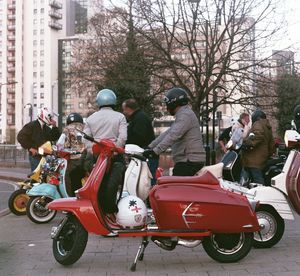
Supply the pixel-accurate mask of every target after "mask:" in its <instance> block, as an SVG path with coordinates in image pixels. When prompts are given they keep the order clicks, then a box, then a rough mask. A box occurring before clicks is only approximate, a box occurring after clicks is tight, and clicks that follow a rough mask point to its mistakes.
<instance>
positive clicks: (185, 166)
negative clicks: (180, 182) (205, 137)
mask: <svg viewBox="0 0 300 276" xmlns="http://www.w3.org/2000/svg"><path fill="white" fill-rule="evenodd" d="M165 104H166V106H167V110H168V112H169V113H170V114H171V115H172V116H175V121H174V123H173V124H172V125H171V127H170V128H169V129H168V130H166V131H165V132H163V133H162V134H161V135H159V136H158V137H157V138H156V139H155V140H154V141H153V142H151V143H150V144H149V148H150V149H148V150H146V151H145V152H144V156H145V157H153V156H155V155H159V154H161V153H162V152H164V151H166V150H167V149H168V148H169V147H171V150H172V158H173V160H174V163H175V165H174V169H173V175H177V176H192V175H195V173H196V172H197V171H199V170H200V169H201V168H202V167H203V166H204V164H205V150H204V147H203V142H202V134H201V131H200V126H199V121H198V119H197V117H196V115H195V113H194V112H193V111H192V109H191V108H190V107H189V106H188V96H187V93H186V91H185V90H184V89H182V88H178V87H174V88H172V89H170V90H168V91H167V93H166V96H165Z"/></svg>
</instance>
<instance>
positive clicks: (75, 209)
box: [47, 197, 109, 235]
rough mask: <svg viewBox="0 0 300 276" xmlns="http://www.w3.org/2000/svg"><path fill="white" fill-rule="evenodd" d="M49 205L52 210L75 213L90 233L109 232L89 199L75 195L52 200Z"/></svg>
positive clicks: (102, 233) (100, 233)
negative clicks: (78, 197)
mask: <svg viewBox="0 0 300 276" xmlns="http://www.w3.org/2000/svg"><path fill="white" fill-rule="evenodd" d="M47 207H48V208H49V209H51V210H57V211H65V212H70V213H73V214H74V215H75V216H76V217H77V218H78V220H79V221H80V223H81V224H82V225H83V227H84V228H85V229H86V231H88V232H89V233H93V234H96V235H107V234H109V231H108V230H107V229H106V228H105V227H104V226H103V225H102V224H101V222H100V221H99V219H98V217H97V214H96V212H95V210H94V208H93V205H92V203H91V202H90V201H89V200H86V199H80V200H78V199H77V198H75V197H71V198H61V199H57V200H54V201H52V202H50V203H49V204H48V205H47Z"/></svg>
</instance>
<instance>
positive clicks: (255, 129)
mask: <svg viewBox="0 0 300 276" xmlns="http://www.w3.org/2000/svg"><path fill="white" fill-rule="evenodd" d="M251 121H252V127H251V129H250V134H252V133H253V134H254V135H249V136H248V137H247V138H246V139H245V140H244V142H243V147H242V148H243V150H242V163H243V166H244V170H245V171H246V173H247V174H249V176H250V178H251V180H252V181H253V182H255V183H259V184H264V183H265V182H264V176H263V169H264V167H265V166H266V163H267V160H268V159H269V157H270V156H272V154H273V153H274V151H275V145H274V138H273V134H272V127H271V125H270V123H269V121H268V120H267V117H266V114H265V113H264V112H263V111H262V110H260V109H259V110H256V111H254V112H253V113H252V115H251Z"/></svg>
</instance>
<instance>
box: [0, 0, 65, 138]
mask: <svg viewBox="0 0 300 276" xmlns="http://www.w3.org/2000/svg"><path fill="white" fill-rule="evenodd" d="M0 10H1V12H0V26H1V27H0V28H1V32H0V34H1V35H0V45H1V46H0V51H1V56H0V62H1V69H2V70H1V72H2V75H1V78H0V82H1V83H2V84H5V83H14V84H6V85H2V89H1V92H2V93H1V114H2V123H1V132H2V135H1V141H0V142H7V143H15V137H16V133H17V132H18V131H19V130H20V129H21V128H22V126H23V125H24V124H25V123H27V122H28V121H29V120H32V119H35V117H36V113H37V109H38V108H39V107H42V106H47V107H49V108H51V109H53V111H54V112H57V110H58V103H57V99H58V95H57V94H58V90H57V71H58V70H57V63H58V58H57V52H58V50H57V48H58V39H59V38H60V37H64V36H65V33H66V24H65V13H66V0H27V1H21V0H18V1H13V0H0Z"/></svg>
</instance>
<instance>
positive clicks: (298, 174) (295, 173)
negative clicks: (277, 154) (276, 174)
mask: <svg viewBox="0 0 300 276" xmlns="http://www.w3.org/2000/svg"><path fill="white" fill-rule="evenodd" d="M294 153H295V155H294V159H293V161H292V165H291V167H290V168H289V171H288V173H287V176H286V190H287V193H288V196H289V199H290V200H291V202H292V204H293V206H294V208H295V210H296V211H297V213H298V214H300V171H299V168H300V153H299V152H297V151H295V152H294Z"/></svg>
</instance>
